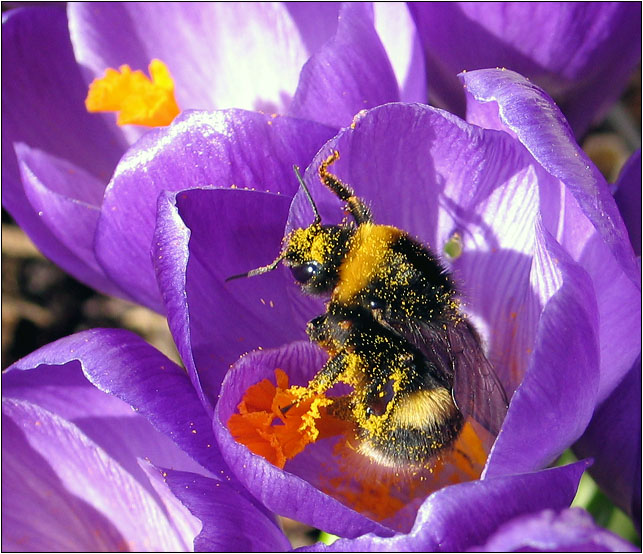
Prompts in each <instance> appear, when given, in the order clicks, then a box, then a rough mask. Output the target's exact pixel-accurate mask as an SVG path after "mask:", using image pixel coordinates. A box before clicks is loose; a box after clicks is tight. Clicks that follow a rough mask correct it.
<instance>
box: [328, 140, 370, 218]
mask: <svg viewBox="0 0 643 554" xmlns="http://www.w3.org/2000/svg"><path fill="white" fill-rule="evenodd" d="M338 159H339V152H337V150H335V151H333V153H332V154H331V155H330V156H328V158H326V160H324V161H323V162H322V163H321V165H320V166H319V177H320V178H321V180H322V183H324V185H326V186H327V187H328V188H329V189H330V190H331V191H332V192H333V193H335V194H336V195H337V196H338V197H339V199H340V200H343V201H344V202H346V205H347V207H348V211H349V213H350V214H351V215H352V216H353V219H355V223H357V224H358V225H361V224H362V223H368V222H370V221H372V220H373V216H372V215H371V210H370V209H369V208H368V206H367V205H366V204H364V202H362V200H361V199H360V198H358V197H357V196H355V192H354V191H353V189H352V188H350V187H349V186H348V185H346V184H344V183H342V182H341V181H340V180H339V179H338V178H337V177H336V176H335V175H333V174H332V173H330V172H329V171H328V166H329V165H331V164H333V163H335V162H336V161H337V160H338Z"/></svg>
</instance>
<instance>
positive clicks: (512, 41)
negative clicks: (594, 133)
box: [410, 2, 641, 136]
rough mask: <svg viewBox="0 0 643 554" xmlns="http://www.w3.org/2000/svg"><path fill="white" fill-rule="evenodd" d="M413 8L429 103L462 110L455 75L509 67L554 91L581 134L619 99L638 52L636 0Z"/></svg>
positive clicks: (447, 4) (419, 5)
mask: <svg viewBox="0 0 643 554" xmlns="http://www.w3.org/2000/svg"><path fill="white" fill-rule="evenodd" d="M410 9H411V12H412V13H413V16H414V18H415V21H416V23H417V26H418V32H419V35H420V37H421V40H422V42H423V44H424V51H425V54H426V57H427V68H428V75H429V78H430V82H429V87H430V95H431V98H432V101H436V100H437V101H438V102H439V103H440V104H441V105H446V106H448V107H449V108H450V109H451V110H452V111H455V113H458V114H460V115H461V114H463V113H464V112H463V110H464V98H463V95H462V89H461V87H459V85H458V83H457V81H456V80H455V78H454V76H455V75H456V74H457V73H459V72H461V71H462V70H466V71H471V70H474V69H483V68H488V67H504V68H507V69H511V70H513V71H517V72H519V73H522V74H523V75H524V76H525V77H528V78H529V79H530V80H531V81H532V82H534V83H536V84H537V85H539V86H541V87H543V88H544V89H545V90H546V91H547V92H548V93H549V94H550V95H551V96H553V97H554V98H555V99H556V101H557V102H558V104H559V105H560V106H561V109H562V110H563V112H564V113H565V114H566V115H567V117H568V119H569V121H570V122H571V124H572V126H573V127H574V129H575V131H576V133H577V135H578V136H580V135H581V134H582V133H583V132H584V131H585V129H586V128H587V126H588V125H589V124H590V123H591V122H592V120H594V119H595V118H596V117H597V116H599V115H602V113H603V112H604V111H605V109H606V108H607V107H608V106H609V105H611V103H612V102H613V101H614V100H616V98H617V97H618V95H619V94H620V92H621V90H622V89H623V88H624V87H625V85H626V83H627V79H628V77H629V74H630V71H631V70H632V69H633V67H634V66H635V64H636V62H637V61H638V60H639V59H640V55H641V53H640V49H639V48H638V44H639V43H640V41H641V26H640V19H641V10H640V6H639V7H637V6H636V5H633V4H627V3H615V4H608V3H589V4H587V3H564V2H561V3H556V4H544V3H538V2H535V3H531V4H529V5H521V4H518V3H511V2H509V3H485V4H477V3H475V2H457V3H456V2H453V3H451V2H447V3H441V2H434V3H430V2H429V3H421V4H411V5H410ZM463 37H466V38H463Z"/></svg>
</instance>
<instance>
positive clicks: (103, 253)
mask: <svg viewBox="0 0 643 554" xmlns="http://www.w3.org/2000/svg"><path fill="white" fill-rule="evenodd" d="M331 133H332V130H331V129H329V128H327V127H324V126H322V125H319V124H315V123H312V122H306V121H300V120H295V119H291V118H288V117H271V116H267V115H264V114H259V113H252V112H244V111H241V110H227V111H222V112H213V113H206V112H191V113H184V114H182V115H180V116H179V117H178V118H177V119H176V120H175V122H174V123H173V124H172V125H171V126H170V127H167V128H165V129H158V130H154V131H150V132H149V133H148V134H146V135H145V136H144V137H142V138H141V140H140V141H138V142H137V143H136V144H135V145H134V146H133V147H132V148H131V149H130V150H129V151H128V153H127V154H126V155H125V156H124V157H123V160H122V161H121V163H120V164H119V165H118V168H117V169H116V172H115V174H114V178H113V179H112V181H111V183H110V184H109V186H108V188H107V191H106V194H105V200H104V203H103V210H102V212H101V216H100V219H99V222H98V229H97V235H96V255H97V258H98V260H99V263H100V264H101V265H102V266H103V268H104V269H105V272H106V273H107V274H108V275H110V277H111V278H112V279H113V280H114V281H115V282H117V283H118V284H119V285H121V286H122V287H123V288H124V289H125V290H127V291H128V292H129V293H130V294H131V295H132V296H133V297H134V298H136V299H137V300H138V301H139V302H141V303H143V304H145V305H147V306H150V307H152V308H154V309H155V310H157V311H163V306H162V304H161V299H160V295H159V291H158V287H157V285H156V279H155V275H154V269H153V266H152V263H151V257H150V256H151V254H150V249H151V246H152V238H153V233H154V228H155V222H156V209H157V205H156V204H157V197H158V195H159V193H160V192H161V191H163V190H172V191H176V190H182V189H185V188H197V187H209V188H211V187H213V186H216V187H220V186H223V187H233V188H234V187H236V188H246V187H247V188H252V189H258V190H270V191H271V192H275V193H285V194H289V195H292V194H293V193H294V192H295V191H296V190H297V180H296V179H295V175H294V173H293V171H292V165H293V164H300V165H306V164H307V162H308V160H310V159H311V158H312V156H313V154H314V153H315V152H316V150H317V148H319V146H320V145H321V144H322V143H323V142H324V141H325V140H327V139H328V138H329V137H330V136H331Z"/></svg>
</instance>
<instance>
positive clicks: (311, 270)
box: [290, 260, 322, 285]
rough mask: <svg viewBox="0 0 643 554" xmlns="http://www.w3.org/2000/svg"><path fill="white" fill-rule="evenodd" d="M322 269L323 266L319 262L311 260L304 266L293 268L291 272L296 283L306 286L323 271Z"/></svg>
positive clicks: (294, 266)
mask: <svg viewBox="0 0 643 554" xmlns="http://www.w3.org/2000/svg"><path fill="white" fill-rule="evenodd" d="M321 268H322V265H321V264H320V263H319V262H318V261H316V260H311V261H310V262H306V263H304V264H300V265H293V266H291V268H290V271H291V272H292V276H293V277H294V278H295V281H297V282H298V283H300V284H302V285H304V284H306V283H307V282H308V281H310V280H311V279H312V278H313V277H315V276H316V275H317V274H318V273H319V272H320V271H321Z"/></svg>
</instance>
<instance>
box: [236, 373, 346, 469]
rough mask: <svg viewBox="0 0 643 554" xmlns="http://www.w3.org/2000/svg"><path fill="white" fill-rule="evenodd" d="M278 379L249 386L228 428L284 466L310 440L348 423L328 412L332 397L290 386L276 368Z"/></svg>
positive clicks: (254, 449)
mask: <svg viewBox="0 0 643 554" xmlns="http://www.w3.org/2000/svg"><path fill="white" fill-rule="evenodd" d="M275 379H276V382H277V385H276V386H275V385H273V384H272V383H271V382H270V381H269V380H268V379H264V380H263V381H260V382H259V383H257V384H256V385H253V386H251V387H250V388H248V390H247V391H246V393H245V395H244V396H243V399H242V400H241V402H240V403H239V406H238V410H239V412H238V413H236V414H232V415H231V416H230V419H229V420H228V429H229V430H230V433H231V434H232V436H233V437H234V438H235V440H236V441H237V442H239V443H241V444H244V445H245V446H247V447H248V449H249V450H250V451H251V452H254V453H255V454H258V455H259V456H263V457H264V458H266V460H268V461H269V462H270V463H272V464H274V465H276V466H277V467H279V468H281V469H283V467H284V466H285V465H286V462H287V461H288V460H289V459H291V458H294V457H295V456H296V455H297V454H299V453H300V452H302V451H303V450H304V448H305V447H306V446H307V445H308V444H311V443H314V442H316V441H317V440H320V439H323V438H327V437H331V436H334V435H337V434H341V433H342V431H343V430H344V429H346V424H345V423H344V422H342V421H341V420H339V419H337V418H334V417H332V416H331V415H329V414H327V413H326V406H328V405H330V404H332V400H331V399H329V398H326V397H325V396H324V395H322V394H313V395H311V394H309V391H308V389H306V388H305V387H298V386H292V387H288V375H286V373H285V372H284V371H282V370H281V369H275Z"/></svg>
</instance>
